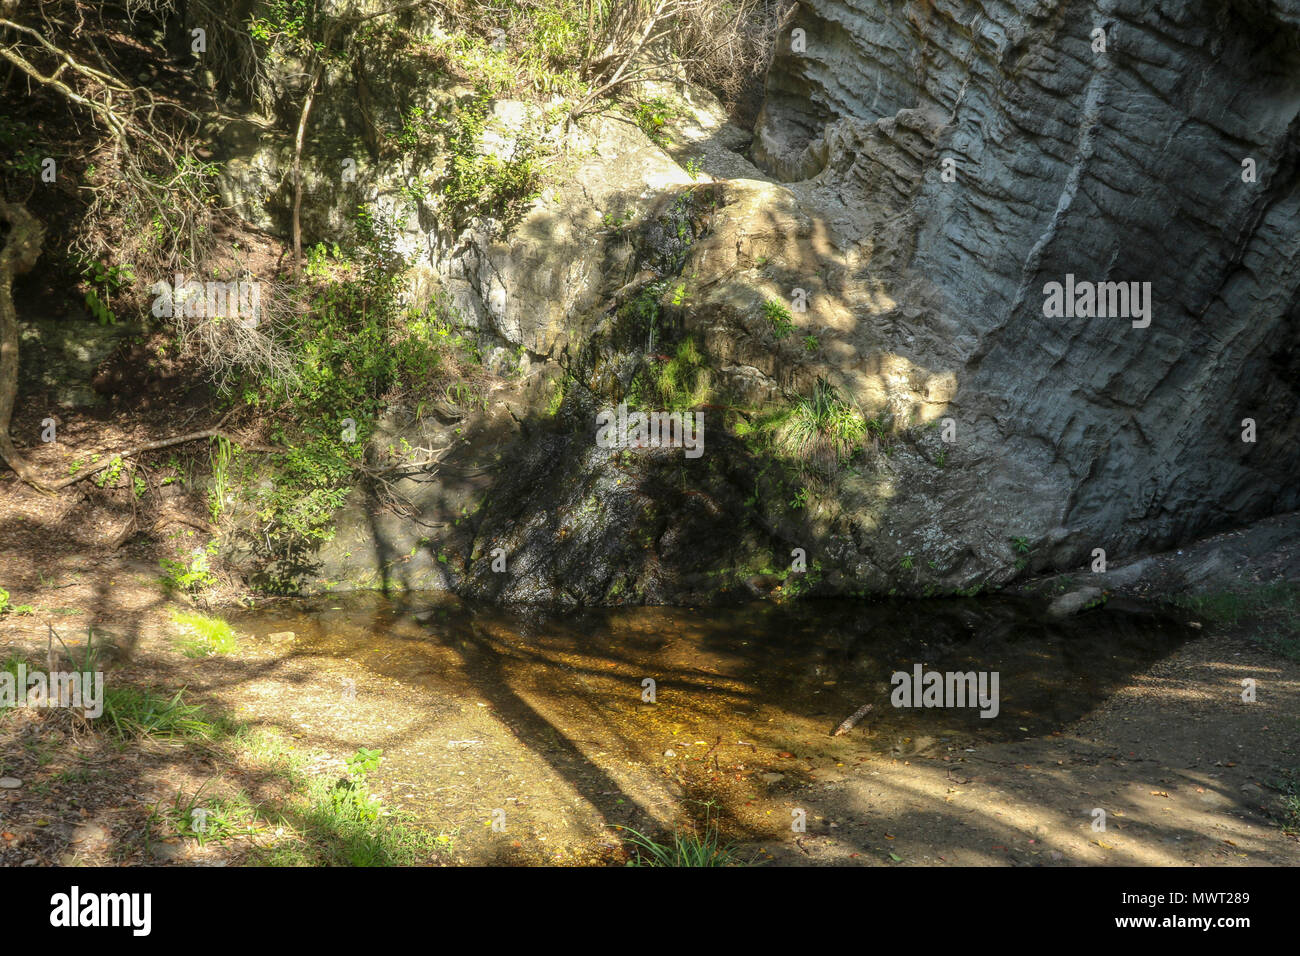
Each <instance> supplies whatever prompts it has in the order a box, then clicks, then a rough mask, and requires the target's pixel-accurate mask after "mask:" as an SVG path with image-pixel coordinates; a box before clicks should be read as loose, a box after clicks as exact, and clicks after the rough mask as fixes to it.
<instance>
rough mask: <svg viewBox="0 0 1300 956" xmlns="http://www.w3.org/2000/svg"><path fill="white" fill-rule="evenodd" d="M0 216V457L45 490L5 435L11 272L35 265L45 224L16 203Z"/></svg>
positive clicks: (14, 360)
mask: <svg viewBox="0 0 1300 956" xmlns="http://www.w3.org/2000/svg"><path fill="white" fill-rule="evenodd" d="M0 219H3V220H4V221H5V222H7V223H8V224H9V238H8V241H7V242H6V243H5V247H4V250H3V251H0V459H3V460H4V461H5V463H6V464H8V465H9V467H10V468H12V469H13V470H14V471H15V472H16V473H17V474H18V477H19V478H21V479H22V480H23V481H25V482H27V483H28V484H29V485H31V486H32V487H33V488H36V489H37V490H39V491H45V490H47V489H46V487H45V485H44V483H43V482H42V481H41V480H40V476H39V475H38V474H37V473H36V470H35V469H34V468H32V466H31V465H29V464H28V463H27V461H26V459H24V458H23V457H22V456H21V455H20V454H18V451H17V449H15V448H14V444H13V441H12V439H10V437H9V423H10V420H11V419H12V418H13V411H14V399H15V398H16V397H17V395H18V313H17V311H16V310H15V309H14V297H13V282H14V276H16V275H22V274H23V273H24V272H27V271H28V270H30V269H31V268H32V266H34V265H36V260H37V259H38V258H39V257H40V254H41V242H42V241H43V240H44V239H45V227H44V226H42V225H41V223H40V221H39V220H37V219H36V217H35V216H33V215H32V214H31V213H29V212H28V211H27V210H26V208H24V207H23V206H22V205H21V204H19V203H8V202H0Z"/></svg>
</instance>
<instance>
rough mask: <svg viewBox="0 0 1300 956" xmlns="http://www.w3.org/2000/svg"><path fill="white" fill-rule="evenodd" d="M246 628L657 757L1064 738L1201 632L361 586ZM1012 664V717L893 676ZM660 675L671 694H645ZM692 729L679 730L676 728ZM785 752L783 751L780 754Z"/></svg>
mask: <svg viewBox="0 0 1300 956" xmlns="http://www.w3.org/2000/svg"><path fill="white" fill-rule="evenodd" d="M233 620H234V621H235V622H236V623H237V625H238V626H239V627H240V628H241V629H242V630H244V631H247V632H251V633H253V634H261V635H265V634H267V633H270V632H274V631H282V630H292V631H294V632H295V633H296V634H297V647H298V648H299V649H300V650H301V651H302V652H306V653H312V654H322V655H326V656H333V657H338V658H341V659H346V660H348V661H350V662H352V663H353V664H354V665H356V666H358V667H361V668H365V669H367V670H368V671H370V672H372V673H375V674H378V675H382V676H384V677H385V678H388V679H391V680H398V681H401V682H403V683H404V684H406V685H409V686H410V687H411V688H412V689H413V690H414V691H416V692H417V693H419V692H421V691H424V692H427V694H428V699H429V701H430V706H431V707H435V708H436V707H437V706H438V702H439V701H446V700H447V699H448V698H449V695H450V696H451V697H455V696H456V695H459V694H463V695H465V696H466V698H468V697H476V698H479V699H482V700H486V701H488V702H489V704H490V705H491V706H492V707H493V708H494V709H495V710H497V711H499V712H501V713H502V714H504V715H505V716H506V717H511V718H514V722H515V724H516V733H518V734H522V735H527V734H530V733H536V734H539V735H542V734H556V733H558V734H559V735H562V736H564V737H567V738H570V739H580V738H584V737H589V736H597V737H608V736H609V734H610V733H614V734H615V735H616V736H617V737H618V738H619V739H620V740H621V741H622V746H623V747H625V748H626V749H629V750H631V751H642V752H646V753H649V752H657V750H656V748H660V747H661V746H662V742H663V738H662V734H661V733H659V731H660V730H661V729H662V728H661V727H660V724H661V723H662V722H663V721H671V722H672V724H673V726H674V727H677V728H679V729H680V730H682V731H683V732H684V733H686V734H687V735H696V736H703V737H706V739H708V740H709V741H710V742H712V741H713V739H714V737H715V736H717V737H719V738H724V739H726V740H727V741H728V743H731V742H734V741H733V738H734V740H740V741H753V740H755V738H756V737H764V736H765V737H767V738H768V740H769V741H771V740H772V739H773V738H772V733H774V732H776V730H778V729H780V728H783V729H784V730H783V732H784V733H785V735H786V737H787V739H790V740H791V741H792V742H791V743H790V744H789V746H795V745H796V743H794V742H793V741H794V739H795V738H798V737H803V738H805V739H807V738H809V737H810V735H816V736H817V737H822V736H824V735H826V734H829V733H830V731H831V730H833V729H834V728H835V726H836V725H837V724H838V723H839V722H840V721H841V720H843V719H844V718H845V717H847V716H848V715H849V714H851V713H853V712H854V711H855V710H857V709H858V708H859V707H860V706H861V705H862V704H864V703H867V702H874V704H875V710H874V712H873V713H872V714H871V715H870V717H869V718H868V719H867V720H865V721H864V722H863V724H862V725H861V729H860V731H858V732H857V736H858V738H859V740H858V742H859V743H863V744H865V745H866V746H868V747H869V748H870V749H874V750H882V751H883V750H888V749H890V748H894V749H897V748H898V746H899V742H900V741H902V740H910V739H913V738H917V737H926V738H933V739H935V740H936V741H939V740H943V741H947V742H950V743H963V744H966V743H972V742H975V741H980V740H983V741H992V740H1004V739H1009V738H1023V737H1026V736H1037V735H1041V734H1045V733H1050V732H1051V731H1053V730H1056V729H1058V728H1060V727H1061V726H1062V725H1064V724H1067V723H1069V722H1071V721H1073V720H1075V719H1077V718H1078V717H1081V716H1083V715H1084V714H1086V713H1087V712H1088V711H1089V710H1090V709H1091V708H1093V707H1094V706H1096V705H1097V704H1098V703H1100V702H1101V701H1102V700H1104V699H1105V698H1106V696H1107V695H1108V694H1109V693H1110V692H1111V691H1112V690H1113V689H1115V688H1116V687H1118V686H1119V685H1120V684H1122V683H1123V682H1125V681H1127V680H1128V678H1129V677H1130V676H1131V675H1132V674H1133V673H1135V672H1137V671H1140V670H1142V669H1144V668H1145V667H1147V666H1148V665H1149V664H1151V663H1152V662H1154V661H1155V660H1157V659H1158V658H1160V657H1162V656H1164V655H1166V654H1168V653H1169V652H1170V651H1172V650H1173V649H1174V648H1175V647H1177V646H1178V645H1180V644H1181V643H1182V642H1184V641H1185V640H1187V639H1188V638H1189V637H1190V636H1191V634H1192V633H1193V632H1191V631H1190V630H1189V629H1188V628H1186V627H1185V626H1184V625H1183V624H1181V623H1180V622H1179V621H1178V620H1176V619H1175V618H1173V617H1171V616H1168V615H1166V614H1164V613H1162V612H1157V611H1153V610H1151V609H1148V608H1145V607H1143V606H1141V605H1136V604H1121V603H1119V602H1111V604H1109V605H1107V606H1105V607H1102V608H1098V609H1095V610H1092V611H1088V612H1085V613H1084V614H1081V615H1078V616H1076V617H1072V618H1068V619H1065V620H1052V619H1048V618H1046V617H1045V615H1044V614H1043V613H1042V605H1041V604H1040V603H1038V602H1034V601H1030V600H1027V599H1019V598H1013V597H998V596H994V597H985V598H979V599H954V600H940V601H922V602H901V601H900V602H883V603H864V602H858V601H826V602H805V603H799V604H793V605H785V606H780V605H776V604H771V603H757V604H750V605H743V606H739V607H727V608H707V609H706V608H701V609H690V608H661V607H634V608H615V609H587V610H580V611H573V612H568V613H563V614H555V613H544V612H532V611H517V610H516V611H506V610H502V609H499V608H486V607H474V606H471V605H467V604H465V603H463V602H460V601H458V600H456V599H454V598H450V597H448V596H446V595H440V594H431V595H421V594H413V595H407V596H403V597H397V598H385V597H383V596H380V595H378V594H373V593H365V594H350V595H343V596H335V597H328V598H322V599H311V600H302V601H294V602H286V603H282V604H276V605H273V606H270V607H267V608H263V609H261V610H258V611H255V612H248V613H245V614H241V615H234V616H233ZM917 663H919V664H921V665H923V667H924V668H925V669H926V670H938V671H962V672H965V671H972V670H974V671H997V672H998V673H999V691H1000V694H999V696H1000V702H999V704H1000V712H999V714H998V715H997V717H995V718H992V719H987V718H981V717H980V716H979V714H978V710H977V709H976V708H965V709H953V708H924V709H922V708H914V709H900V708H895V707H893V706H891V705H890V699H889V689H890V687H889V681H890V675H891V673H893V672H894V671H900V670H901V671H906V672H911V671H912V669H913V666H914V665H915V664H917ZM645 678H651V679H653V680H654V681H655V684H656V696H657V702H656V704H655V705H654V706H653V707H651V706H649V705H647V704H644V703H643V702H642V700H641V697H642V687H643V683H642V682H643V681H644V679H645ZM674 732H676V731H674ZM778 745H779V744H778Z"/></svg>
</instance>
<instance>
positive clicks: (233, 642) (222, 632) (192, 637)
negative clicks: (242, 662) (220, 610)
mask: <svg viewBox="0 0 1300 956" xmlns="http://www.w3.org/2000/svg"><path fill="white" fill-rule="evenodd" d="M172 621H173V622H175V623H176V624H177V625H179V626H180V628H181V630H182V631H183V634H182V636H181V637H180V639H179V640H178V641H177V642H176V643H177V646H178V647H180V649H181V652H182V653H183V654H184V655H185V656H186V657H211V656H213V655H215V654H232V653H234V652H235V650H236V649H237V648H238V647H239V640H238V638H237V637H236V636H235V629H234V628H233V627H231V626H230V625H229V624H228V623H226V621H224V620H223V619H221V618H220V617H216V616H215V615H212V616H210V615H207V614H202V613H200V612H198V611H176V612H174V613H173V614H172Z"/></svg>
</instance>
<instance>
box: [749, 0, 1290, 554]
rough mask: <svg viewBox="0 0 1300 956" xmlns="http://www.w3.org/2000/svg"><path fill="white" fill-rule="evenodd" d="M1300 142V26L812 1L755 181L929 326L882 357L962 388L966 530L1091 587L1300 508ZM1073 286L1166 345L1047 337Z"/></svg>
mask: <svg viewBox="0 0 1300 956" xmlns="http://www.w3.org/2000/svg"><path fill="white" fill-rule="evenodd" d="M1095 28H1101V30H1103V31H1104V40H1105V52H1101V51H1100V50H1099V49H1095V48H1094V45H1095V43H1096V38H1095V37H1094V36H1093V31H1094V29H1095ZM795 31H803V38H804V39H805V41H806V48H805V49H804V51H803V52H796V51H795V50H794V49H792V40H793V39H794V38H796V37H797V36H798V34H797V33H796V32H795ZM1298 117H1300V3H1296V2H1293V0H1283V2H1271V3H1269V2H1234V3H1211V2H1178V0H1159V2H1155V3H1152V2H1150V0H1118V2H1111V3H1082V2H1064V3H1054V2H1037V3H1030V2H1016V3H1006V2H996V3H973V2H965V0H932V2H929V0H927V2H902V3H900V2H890V0H880V2H877V0H804V2H801V3H799V4H798V6H797V8H796V9H795V11H794V12H793V14H792V16H791V17H790V18H789V19H788V20H787V22H786V24H785V25H784V26H783V29H782V37H781V39H780V42H779V48H778V55H777V57H776V59H775V61H774V63H773V65H772V68H771V71H770V74H769V78H768V85H767V98H766V102H765V106H764V108H763V112H762V114H761V116H760V118H759V122H758V128H757V130H756V137H755V145H754V150H753V155H754V158H755V160H756V161H757V162H758V163H759V165H760V166H762V167H763V168H765V169H766V170H768V171H769V172H770V173H772V174H773V175H774V176H776V177H778V178H780V179H782V180H785V181H787V184H788V186H789V188H790V189H791V190H792V191H793V192H794V193H795V194H796V195H797V196H798V197H799V198H800V200H801V201H802V203H803V205H804V209H805V211H807V212H809V214H810V215H814V216H818V215H820V216H822V217H824V218H825V220H826V221H827V223H828V224H829V225H830V226H831V227H832V228H833V230H834V232H835V234H836V245H837V247H838V250H839V252H840V253H841V254H846V253H848V252H850V251H854V250H856V251H859V252H861V251H862V250H869V251H870V255H871V258H872V259H873V263H872V268H871V269H870V270H861V271H859V272H858V273H857V274H856V275H850V276H848V277H847V278H846V280H845V284H844V291H845V293H846V294H847V293H850V292H851V291H852V290H853V287H854V286H855V284H858V285H861V284H862V283H865V282H866V281H867V279H868V272H870V276H871V278H874V279H879V280H881V281H883V283H884V285H885V287H886V289H887V291H888V293H889V294H890V295H892V296H894V297H896V298H897V299H898V300H899V301H900V303H901V304H902V305H903V306H904V307H906V306H907V305H908V304H913V305H915V304H920V305H922V306H924V307H925V308H924V309H923V310H922V312H923V314H920V315H919V318H918V319H917V320H916V321H910V320H907V319H906V317H905V308H904V319H903V321H901V322H900V323H898V324H897V325H896V326H894V327H893V328H892V329H891V330H890V332H891V334H890V335H888V336H887V337H886V341H885V342H884V343H882V346H881V347H882V349H884V350H885V351H888V352H893V353H896V354H899V355H902V356H905V357H906V358H908V359H909V360H911V361H914V362H916V363H917V364H919V365H922V366H925V367H928V368H947V369H951V370H952V371H953V372H954V374H955V376H956V379H957V391H956V394H955V396H954V397H953V399H952V401H951V403H950V405H949V408H948V410H947V413H946V414H949V415H952V416H953V417H954V418H955V419H956V420H957V422H958V434H959V442H958V445H959V446H964V449H965V451H966V453H967V457H966V464H965V467H966V468H968V469H973V470H975V471H976V472H978V473H979V474H980V475H981V480H980V482H979V489H980V490H977V491H976V492H975V496H974V498H971V497H968V496H966V494H965V490H964V489H959V488H958V487H956V486H954V487H953V489H952V490H953V491H954V492H959V493H958V494H955V495H954V497H953V498H952V499H951V500H950V501H949V502H948V503H947V508H948V510H950V511H951V510H958V511H962V512H965V513H967V514H968V515H970V518H969V520H968V521H966V522H965V523H966V524H980V523H983V524H986V525H991V524H993V523H995V522H998V521H1002V522H1007V523H1009V524H1014V525H1016V526H1017V527H1020V528H1023V529H1024V532H1027V533H1028V534H1029V536H1030V537H1031V538H1032V539H1033V540H1034V543H1035V545H1036V546H1044V545H1045V546H1046V548H1045V550H1044V551H1041V552H1040V553H1044V554H1047V555H1050V557H1051V559H1052V560H1053V561H1055V562H1058V563H1067V564H1068V563H1070V562H1078V561H1081V560H1083V559H1085V558H1086V557H1087V556H1088V554H1089V553H1090V551H1091V549H1092V547H1094V546H1104V547H1106V548H1108V549H1109V550H1110V552H1111V553H1113V554H1118V553H1124V552H1128V551H1132V550H1135V549H1140V548H1147V547H1158V546H1161V545H1167V544H1170V543H1173V542H1175V541H1179V540H1183V539H1185V538H1186V537H1188V536H1190V535H1192V534H1194V533H1196V532H1198V531H1202V530H1205V529H1210V528H1215V527H1223V526H1226V525H1230V524H1235V523H1241V522H1245V521H1247V520H1249V519H1252V518H1255V517H1258V516H1260V515H1263V514H1267V513H1272V512H1277V511H1282V510H1288V509H1294V508H1295V507H1297V505H1300V482H1298V481H1297V480H1296V479H1295V474H1296V471H1297V465H1300V415H1298V414H1297V413H1298V412H1300V376H1297V374H1296V372H1297V359H1296V358H1295V356H1296V355H1297V352H1298V350H1297V348H1296V346H1297V339H1300V304H1298V301H1297V294H1298V292H1300V269H1297V265H1298V264H1300V231H1298V230H1297V213H1300V179H1298V178H1297V147H1298V146H1300V123H1298ZM945 159H951V160H952V161H953V162H954V164H955V165H954V167H953V168H954V170H955V180H954V181H952V182H945V181H944V177H943V176H942V172H943V168H944V165H943V164H944V160H945ZM1246 159H1250V160H1253V161H1254V167H1255V171H1256V181H1255V182H1244V181H1243V165H1242V164H1243V160H1246ZM1067 273H1072V274H1074V275H1075V276H1076V277H1077V278H1078V279H1079V280H1085V279H1086V280H1091V281H1123V282H1150V283H1151V290H1152V313H1151V320H1150V325H1149V326H1148V327H1146V328H1135V327H1133V325H1132V322H1131V321H1129V320H1127V319H1125V318H1118V317H1110V318H1102V317H1094V318H1068V317H1060V318H1046V317H1044V314H1043V302H1044V294H1043V289H1044V285H1045V283H1048V282H1052V281H1057V282H1063V281H1064V280H1065V276H1066V274H1067ZM859 315H860V317H861V321H864V322H865V321H871V317H869V316H867V315H866V314H865V313H862V312H861V311H860V312H859ZM1244 418H1253V419H1255V421H1256V423H1257V429H1258V441H1257V442H1256V443H1254V444H1249V443H1244V442H1243V441H1242V440H1241V432H1242V425H1241V422H1242V419H1244ZM934 494H937V495H940V496H942V495H943V494H944V492H943V489H942V488H938V489H935V491H934ZM900 510H905V509H900ZM913 510H915V509H913ZM962 523H963V522H961V521H958V522H957V525H961V524H962ZM954 531H955V532H956V533H958V534H960V533H963V531H962V530H961V528H960V527H954ZM1024 532H1017V533H1024Z"/></svg>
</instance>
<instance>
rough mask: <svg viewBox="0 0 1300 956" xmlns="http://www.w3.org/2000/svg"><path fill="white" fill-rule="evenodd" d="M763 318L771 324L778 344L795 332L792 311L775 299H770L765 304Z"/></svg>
mask: <svg viewBox="0 0 1300 956" xmlns="http://www.w3.org/2000/svg"><path fill="white" fill-rule="evenodd" d="M763 318H765V319H767V321H768V322H769V323H770V324H771V326H772V335H773V336H775V337H776V340H777V341H778V342H779V341H781V340H782V339H784V338H786V337H787V336H788V335H789V334H790V333H791V332H793V331H794V322H793V320H792V318H791V316H790V310H789V309H787V308H786V307H785V306H784V305H783V304H782V303H780V302H777V301H776V300H775V299H768V300H767V301H766V302H764V303H763Z"/></svg>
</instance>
